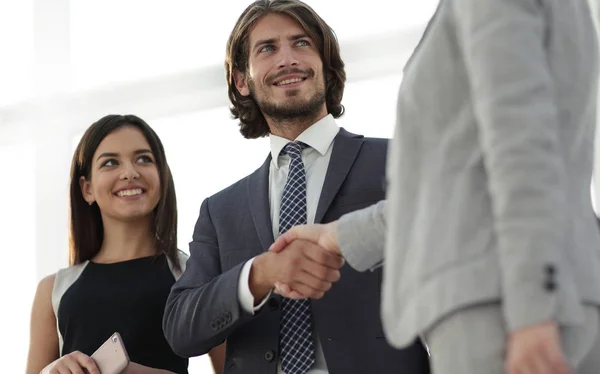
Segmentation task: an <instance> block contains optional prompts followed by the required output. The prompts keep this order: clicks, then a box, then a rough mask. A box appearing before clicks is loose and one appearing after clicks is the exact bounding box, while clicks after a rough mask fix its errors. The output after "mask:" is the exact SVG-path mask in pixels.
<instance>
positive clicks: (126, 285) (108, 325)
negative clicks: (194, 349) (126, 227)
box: [53, 255, 188, 374]
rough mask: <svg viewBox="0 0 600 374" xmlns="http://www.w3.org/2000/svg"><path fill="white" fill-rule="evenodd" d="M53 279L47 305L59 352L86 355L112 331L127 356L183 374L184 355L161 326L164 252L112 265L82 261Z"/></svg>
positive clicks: (166, 277) (166, 272)
mask: <svg viewBox="0 0 600 374" xmlns="http://www.w3.org/2000/svg"><path fill="white" fill-rule="evenodd" d="M68 271H71V273H70V274H65V273H63V274H61V272H68ZM58 278H60V279H58ZM57 280H58V284H57V283H56V281H55V287H54V291H53V304H55V306H56V308H57V309H58V313H57V314H56V315H57V320H58V330H59V335H60V336H59V339H60V340H61V343H62V349H61V355H65V354H68V353H70V352H73V351H81V352H83V353H85V354H87V355H91V354H92V353H93V352H94V351H95V350H96V349H97V348H98V347H99V346H100V345H102V343H104V342H105V341H106V340H107V339H108V338H109V337H110V336H111V335H112V334H113V333H114V332H118V333H120V334H121V337H122V339H123V342H124V344H125V347H126V349H127V353H128V354H129V358H130V360H131V361H133V362H136V363H138V364H140V365H144V366H149V367H152V368H157V369H164V370H169V371H172V372H175V373H186V374H187V372H188V371H187V366H188V360H187V359H185V358H182V357H179V356H177V355H176V354H175V353H173V351H172V350H171V348H170V347H169V345H168V343H167V341H166V339H165V337H164V335H163V331H162V318H163V313H164V309H165V303H166V301H167V296H168V295H169V291H170V290H171V286H172V285H173V283H175V277H174V274H173V272H172V271H171V269H170V267H169V263H168V261H167V258H166V256H165V255H160V256H152V257H144V258H138V259H134V260H129V261H123V262H118V263H112V264H98V263H94V262H91V261H88V262H86V263H83V264H79V265H77V266H75V267H71V268H67V269H63V270H61V271H60V272H59V273H58V274H57Z"/></svg>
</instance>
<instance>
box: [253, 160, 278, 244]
mask: <svg viewBox="0 0 600 374" xmlns="http://www.w3.org/2000/svg"><path fill="white" fill-rule="evenodd" d="M270 162H271V155H270V154H269V157H267V159H266V160H265V162H264V164H263V165H262V166H261V167H260V168H259V169H258V170H257V171H255V172H254V173H252V174H251V175H250V177H249V180H248V192H247V193H248V204H249V205H250V213H251V214H252V220H253V221H254V227H255V228H256V232H257V233H258V238H259V240H260V244H261V245H262V247H263V250H265V251H266V250H267V249H268V248H269V247H270V246H271V244H273V223H272V222H271V213H270V209H269V164H270Z"/></svg>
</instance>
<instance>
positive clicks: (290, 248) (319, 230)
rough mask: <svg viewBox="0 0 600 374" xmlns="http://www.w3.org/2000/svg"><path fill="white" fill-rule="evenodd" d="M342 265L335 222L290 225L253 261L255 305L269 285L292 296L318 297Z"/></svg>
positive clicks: (283, 293)
mask: <svg viewBox="0 0 600 374" xmlns="http://www.w3.org/2000/svg"><path fill="white" fill-rule="evenodd" d="M343 265H344V258H343V257H342V254H341V252H340V247H339V243H338V239H337V222H331V223H328V224H318V225H301V226H295V227H292V228H291V229H290V230H289V231H287V232H286V233H284V234H282V235H281V236H280V237H279V238H278V239H277V240H276V241H275V243H273V245H271V247H270V248H269V251H268V252H266V253H263V254H262V255H260V256H257V257H256V258H255V259H254V262H253V263H252V268H251V270H250V290H251V292H252V295H253V296H254V302H255V305H256V304H258V303H259V302H260V300H262V299H264V297H265V296H266V295H268V293H269V292H270V291H271V290H272V289H275V293H278V294H280V295H281V296H284V297H287V298H291V299H306V298H312V299H320V298H322V297H323V296H324V295H325V292H327V291H329V289H330V288H331V286H332V285H333V283H335V282H337V281H338V280H339V279H340V268H341V267H342V266H343Z"/></svg>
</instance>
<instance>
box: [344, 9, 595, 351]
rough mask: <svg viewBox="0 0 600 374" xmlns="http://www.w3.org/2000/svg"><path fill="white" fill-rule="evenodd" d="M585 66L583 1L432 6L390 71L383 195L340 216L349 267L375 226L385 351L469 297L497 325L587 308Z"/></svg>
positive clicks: (591, 61)
mask: <svg viewBox="0 0 600 374" xmlns="http://www.w3.org/2000/svg"><path fill="white" fill-rule="evenodd" d="M597 73H598V72H597V44H596V34H595V32H594V29H593V25H592V20H591V18H590V11H589V8H588V4H587V3H586V0H568V1H565V0H444V1H441V2H440V5H439V7H438V9H437V12H436V15H435V16H434V17H433V19H432V20H431V22H430V24H429V25H428V28H427V31H426V32H425V35H424V36H423V39H422V41H421V43H420V44H419V46H418V47H417V49H416V50H415V52H414V54H413V56H412V57H411V59H410V60H409V62H408V64H407V65H406V67H405V70H404V79H403V82H402V87H401V89H400V94H399V99H398V124H397V128H396V135H395V138H394V140H393V142H392V143H391V146H390V148H391V154H390V157H389V158H388V159H389V163H388V178H389V191H388V195H387V196H388V198H387V202H386V203H380V204H379V205H376V206H374V207H372V208H371V209H368V210H367V211H363V212H360V213H357V214H355V215H351V216H349V217H346V218H344V219H342V220H341V222H340V232H339V236H340V241H341V244H342V249H343V251H344V253H345V254H346V255H347V257H348V262H349V263H350V264H351V265H353V266H354V267H355V268H357V269H360V270H365V269H367V268H371V267H373V266H376V265H377V263H379V262H380V261H381V260H382V259H383V257H384V250H383V237H384V235H386V234H385V232H386V231H387V241H386V247H385V268H384V291H383V322H384V327H385V331H386V335H387V337H388V338H389V340H390V341H391V342H392V343H393V345H395V346H398V347H401V346H404V345H405V344H407V343H408V342H410V341H411V340H412V339H414V337H415V336H416V335H417V334H418V333H419V332H422V331H423V330H424V329H427V328H428V327H431V326H432V325H433V324H434V323H435V322H436V321H438V320H439V319H440V318H442V317H443V316H445V315H447V314H448V313H451V312H453V311H456V310H457V309H460V308H463V307H466V306H469V305H473V304H477V303H481V302H489V301H493V302H497V301H501V302H502V307H503V312H504V316H505V321H506V326H507V329H508V330H509V331H512V330H514V329H516V328H519V327H522V326H526V325H530V324H533V323H536V322H541V321H544V320H548V319H554V320H556V321H558V322H559V323H561V324H564V325H571V324H578V323H581V321H582V319H583V315H582V308H581V304H582V303H583V302H589V303H593V304H597V305H600V236H599V233H598V227H597V226H596V219H595V216H594V212H593V210H592V204H591V198H590V181H591V175H592V163H593V153H594V149H593V140H594V128H595V122H596V95H597V82H598V74H597ZM386 210H387V213H386ZM366 222H371V225H370V226H371V228H370V231H369V230H368V229H365V223H366ZM386 226H387V229H386ZM367 231H369V232H370V234H368V233H367ZM377 243H380V245H379V246H377V245H376V244H377Z"/></svg>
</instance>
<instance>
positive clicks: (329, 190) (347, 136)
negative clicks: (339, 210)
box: [315, 128, 363, 223]
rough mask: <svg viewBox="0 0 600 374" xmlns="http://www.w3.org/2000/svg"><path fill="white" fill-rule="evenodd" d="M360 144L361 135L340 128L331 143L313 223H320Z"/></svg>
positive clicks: (348, 170)
mask: <svg viewBox="0 0 600 374" xmlns="http://www.w3.org/2000/svg"><path fill="white" fill-rule="evenodd" d="M362 143H363V136H362V135H355V134H352V133H349V132H348V131H346V130H344V129H343V128H340V131H339V133H338V134H337V135H336V137H335V141H334V143H333V150H332V151H331V159H330V160H329V166H328V167H327V174H325V183H323V190H322V191H321V197H320V198H319V204H318V206H317V212H316V214H315V223H321V220H322V219H323V217H324V216H325V213H326V212H327V210H328V209H329V206H330V205H331V203H332V202H333V199H334V198H335V196H336V195H337V193H338V191H339V189H340V187H341V186H342V183H344V180H346V176H347V175H348V173H349V172H350V169H351V168H352V165H353V164H354V160H356V156H358V151H359V150H360V147H361V146H362Z"/></svg>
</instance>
